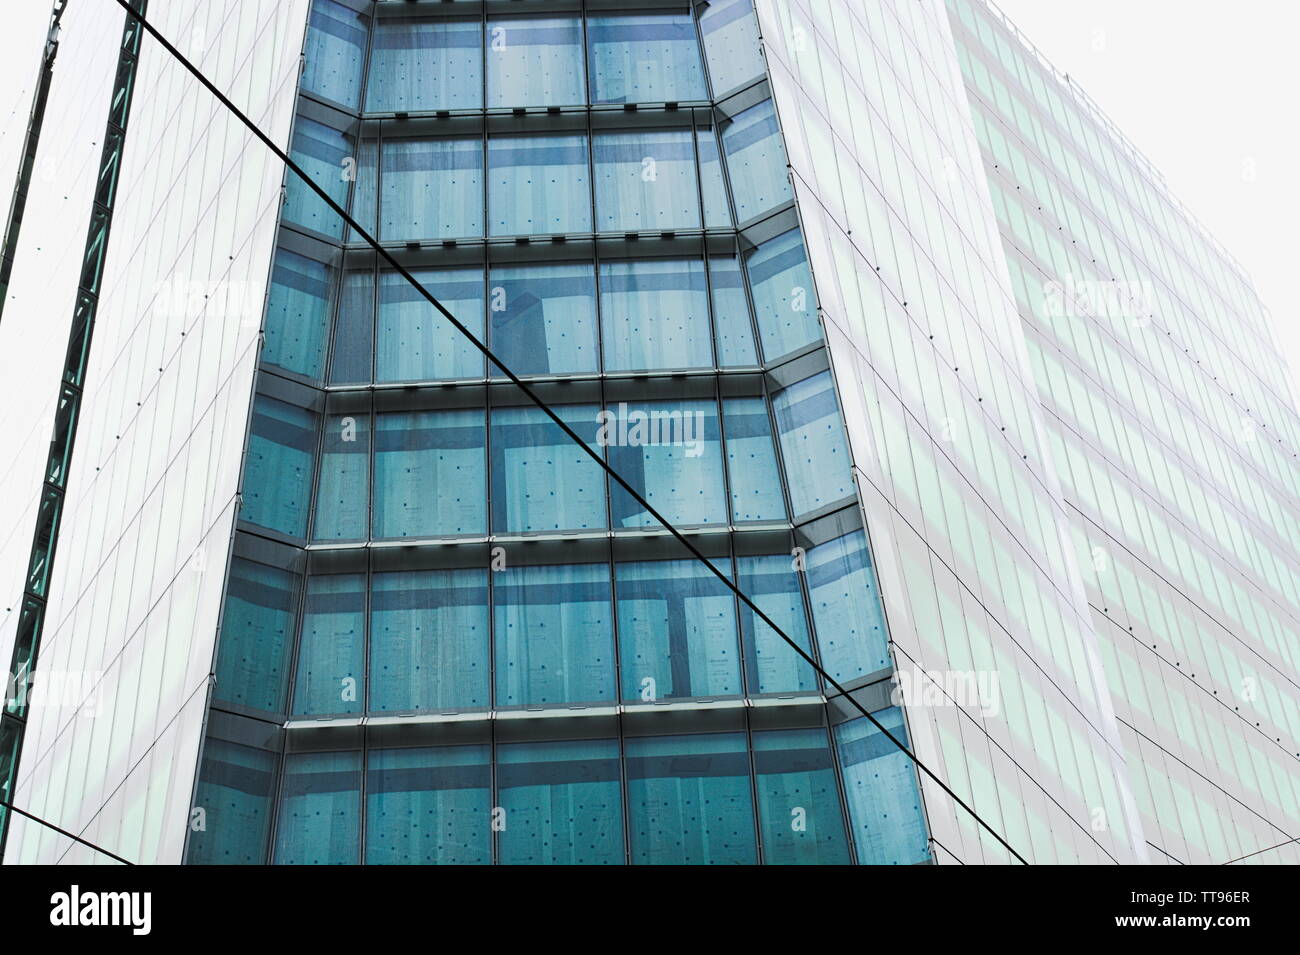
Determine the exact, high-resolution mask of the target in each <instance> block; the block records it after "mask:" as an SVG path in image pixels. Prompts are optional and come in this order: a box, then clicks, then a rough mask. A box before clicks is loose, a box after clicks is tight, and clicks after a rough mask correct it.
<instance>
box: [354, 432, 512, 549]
mask: <svg viewBox="0 0 1300 955" xmlns="http://www.w3.org/2000/svg"><path fill="white" fill-rule="evenodd" d="M376 421H377V423H376V430H375V509H374V536H375V537H377V538H393V537H446V536H455V535H459V534H483V533H485V532H486V531H487V480H486V477H487V476H486V473H485V471H486V462H485V460H484V458H485V456H486V455H485V448H484V431H485V430H486V429H485V428H484V422H483V412H482V411H417V412H410V413H398V414H381V415H379V416H378V418H377V419H376Z"/></svg>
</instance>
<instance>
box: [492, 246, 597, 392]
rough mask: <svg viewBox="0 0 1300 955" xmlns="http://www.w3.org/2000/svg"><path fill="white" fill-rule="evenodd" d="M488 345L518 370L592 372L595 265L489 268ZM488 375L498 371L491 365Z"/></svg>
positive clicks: (528, 372)
mask: <svg viewBox="0 0 1300 955" xmlns="http://www.w3.org/2000/svg"><path fill="white" fill-rule="evenodd" d="M490 286H491V287H490V288H489V290H488V302H489V304H490V314H491V319H492V327H491V340H490V343H489V344H490V347H491V348H492V352H493V354H495V355H496V356H497V357H498V358H500V359H501V361H502V362H503V363H504V364H505V366H506V367H507V368H509V369H510V370H511V371H513V372H514V373H515V374H516V375H548V374H549V375H562V374H574V373H577V372H592V371H596V370H597V368H598V367H599V365H600V357H599V353H598V352H599V349H598V346H597V344H596V269H595V266H594V265H592V264H591V263H590V262H587V263H573V264H568V263H565V264H556V265H545V264H539V265H518V266H501V267H498V268H494V269H493V270H492V277H491V280H490ZM488 371H489V374H491V375H493V376H494V377H500V376H501V371H500V370H499V369H498V368H497V367H496V366H495V365H490V366H489V368H488Z"/></svg>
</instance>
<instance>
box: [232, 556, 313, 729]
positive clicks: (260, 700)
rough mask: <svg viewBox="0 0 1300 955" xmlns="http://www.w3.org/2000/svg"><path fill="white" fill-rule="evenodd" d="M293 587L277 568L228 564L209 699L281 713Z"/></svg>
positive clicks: (295, 581)
mask: <svg viewBox="0 0 1300 955" xmlns="http://www.w3.org/2000/svg"><path fill="white" fill-rule="evenodd" d="M298 583H299V579H298V577H297V576H296V575H295V574H291V573H289V572H288V571H284V570H280V569H279V568H278V567H268V566H266V565H265V564H255V563H253V562H252V561H249V560H244V559H243V558H240V557H236V558H234V559H233V560H231V562H230V576H229V579H228V580H227V583H226V606H225V609H224V611H223V612H222V618H221V644H220V646H221V652H220V653H219V654H218V655H217V685H216V687H215V688H214V690H213V693H212V697H213V699H214V700H216V701H218V702H221V703H233V704H236V705H237V706H241V707H247V708H249V709H253V710H260V711H262V712H265V713H272V714H277V713H283V712H284V705H285V687H286V685H287V684H288V682H289V648H290V647H291V646H292V645H293V635H294V627H295V623H296V616H295V613H294V608H295V607H296V605H297V600H298Z"/></svg>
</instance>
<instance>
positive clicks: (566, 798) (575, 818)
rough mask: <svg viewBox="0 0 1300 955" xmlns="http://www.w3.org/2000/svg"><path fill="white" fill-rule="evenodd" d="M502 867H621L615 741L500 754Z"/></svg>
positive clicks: (503, 749) (513, 747) (515, 747)
mask: <svg viewBox="0 0 1300 955" xmlns="http://www.w3.org/2000/svg"><path fill="white" fill-rule="evenodd" d="M497 787H498V791H499V797H498V799H499V801H500V803H501V809H502V810H503V811H504V813H505V816H504V823H505V826H504V828H502V830H501V831H500V832H499V833H498V836H497V839H498V842H497V849H498V852H499V858H500V861H501V863H502V864H503V865H621V864H622V863H623V862H624V861H626V860H625V858H624V851H623V799H622V794H621V789H620V786H619V762H618V741H617V740H612V739H611V740H581V741H568V742H557V743H505V744H502V745H500V746H498V747H497Z"/></svg>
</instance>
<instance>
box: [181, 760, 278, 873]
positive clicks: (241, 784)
mask: <svg viewBox="0 0 1300 955" xmlns="http://www.w3.org/2000/svg"><path fill="white" fill-rule="evenodd" d="M278 762H279V760H278V758H277V757H276V754H275V753H268V752H266V751H265V750H261V749H254V748H253V747H251V746H240V745H239V744H238V743H228V742H226V741H225V740H221V739H212V738H209V739H208V740H207V742H206V743H205V744H204V746H203V765H202V767H201V768H200V770H199V785H198V792H197V794H196V796H195V800H194V804H195V805H196V806H202V807H203V808H204V809H205V810H206V813H207V815H206V820H205V821H206V824H207V825H206V828H204V829H196V830H194V831H192V832H191V833H190V841H189V846H188V848H187V850H186V855H185V861H186V863H187V864H188V865H265V864H266V852H267V848H268V847H267V839H268V837H269V836H270V830H271V800H272V799H273V798H274V796H275V782H276V769H277V764H278Z"/></svg>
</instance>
